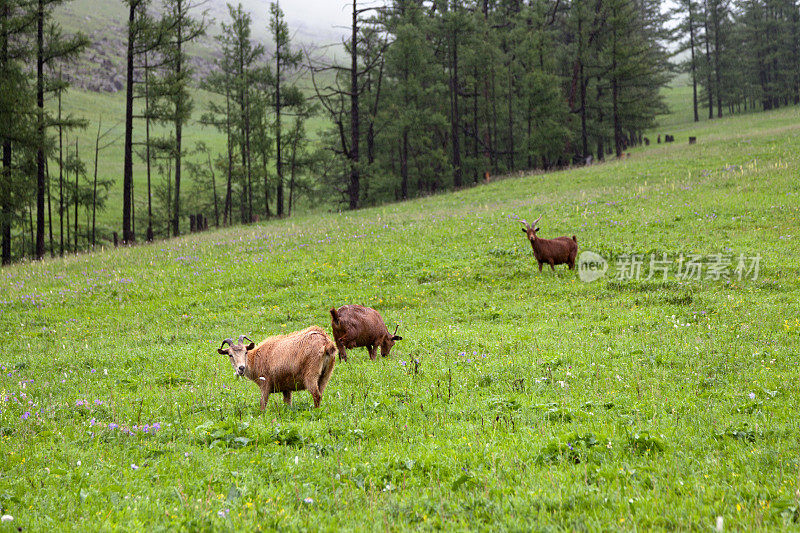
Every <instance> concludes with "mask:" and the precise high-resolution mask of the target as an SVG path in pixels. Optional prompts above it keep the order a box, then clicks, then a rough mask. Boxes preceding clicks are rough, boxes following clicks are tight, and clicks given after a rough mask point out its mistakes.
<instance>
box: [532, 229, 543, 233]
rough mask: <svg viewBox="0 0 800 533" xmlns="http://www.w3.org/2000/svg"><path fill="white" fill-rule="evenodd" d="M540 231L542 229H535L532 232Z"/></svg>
mask: <svg viewBox="0 0 800 533" xmlns="http://www.w3.org/2000/svg"><path fill="white" fill-rule="evenodd" d="M540 229H542V228H536V229H535V230H533V231H534V232H537V231H539V230H540Z"/></svg>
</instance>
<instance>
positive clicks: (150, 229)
mask: <svg viewBox="0 0 800 533" xmlns="http://www.w3.org/2000/svg"><path fill="white" fill-rule="evenodd" d="M148 55H149V54H148V53H147V52H145V54H144V153H145V156H144V157H145V165H146V167H147V233H146V237H145V239H146V240H147V241H148V242H150V241H152V240H153V189H152V181H151V180H152V168H151V162H150V65H148V61H149V59H148ZM92 226H94V224H92ZM92 234H93V235H94V229H92ZM92 241H93V242H92V244H94V236H92Z"/></svg>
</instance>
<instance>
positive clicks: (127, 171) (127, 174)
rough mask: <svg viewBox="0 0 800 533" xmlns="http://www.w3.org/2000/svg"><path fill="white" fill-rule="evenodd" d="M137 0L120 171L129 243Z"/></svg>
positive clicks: (132, 22) (124, 231) (130, 40)
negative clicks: (121, 168)
mask: <svg viewBox="0 0 800 533" xmlns="http://www.w3.org/2000/svg"><path fill="white" fill-rule="evenodd" d="M138 5H139V2H138V1H133V0H132V1H131V3H130V9H129V12H128V51H127V67H126V68H127V80H126V83H125V91H126V93H125V148H124V151H125V155H124V159H123V171H122V182H123V183H122V242H123V244H130V243H132V242H134V241H135V240H136V235H135V234H134V232H133V231H132V230H131V204H132V202H133V48H134V39H135V37H136V35H135V17H136V8H137V7H138Z"/></svg>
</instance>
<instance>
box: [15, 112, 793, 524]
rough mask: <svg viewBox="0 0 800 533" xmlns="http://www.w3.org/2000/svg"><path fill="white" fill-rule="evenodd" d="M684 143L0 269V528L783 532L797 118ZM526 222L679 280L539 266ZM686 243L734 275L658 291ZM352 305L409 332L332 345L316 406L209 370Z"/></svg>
mask: <svg viewBox="0 0 800 533" xmlns="http://www.w3.org/2000/svg"><path fill="white" fill-rule="evenodd" d="M673 133H675V134H676V136H677V140H678V142H677V143H675V144H671V145H664V144H661V145H651V146H650V147H649V148H643V149H639V150H634V151H632V155H631V157H630V158H628V159H624V160H622V161H614V162H609V163H606V164H601V165H596V166H592V167H588V168H580V169H575V170H570V171H564V172H556V173H551V174H546V175H536V176H530V177H525V178H520V179H509V180H506V181H500V182H496V183H492V184H489V185H485V186H480V187H477V188H474V189H471V190H467V191H462V192H459V193H455V194H448V195H442V196H436V197H432V198H427V199H421V200H417V201H413V202H407V203H403V204H396V205H389V206H385V207H381V208H376V209H367V210H363V211H358V212H355V213H346V214H339V215H329V216H314V217H311V216H308V217H298V218H293V219H291V220H284V221H275V222H270V223H266V224H261V225H255V226H251V227H246V228H234V229H229V230H223V231H216V232H209V233H206V234H202V235H197V236H190V237H184V238H180V239H177V240H174V241H169V242H159V243H156V244H153V245H148V246H139V247H135V248H129V249H119V250H107V251H98V252H97V253H93V254H90V255H83V256H78V257H72V258H68V259H65V260H56V261H44V262H42V263H37V264H27V265H17V266H12V267H10V268H6V269H3V270H2V272H0V305H1V306H2V307H1V308H0V309H2V311H0V342H1V343H2V344H3V346H5V347H6V349H5V350H4V355H3V356H1V357H0V363H2V367H0V370H2V376H1V377H0V452H2V453H0V457H1V458H2V459H1V460H2V462H3V467H2V469H1V470H0V506H2V513H3V514H10V515H12V516H13V517H14V521H13V522H12V523H4V524H3V525H2V526H0V527H8V526H9V525H13V526H14V527H17V526H21V527H23V528H24V529H26V530H34V531H35V530H40V531H41V530H51V529H54V528H57V529H74V530H81V531H82V530H110V529H122V530H143V529H147V530H154V531H155V530H186V531H196V530H256V529H267V530H270V529H278V528H280V529H287V528H288V529H311V530H318V529H324V530H339V529H346V530H364V529H367V530H401V529H410V528H420V527H421V528H424V529H437V528H447V529H449V530H452V529H464V530H466V529H470V530H473V529H492V530H501V529H521V530H530V529H537V530H560V529H568V530H585V529H588V530H600V529H605V530H617V529H623V530H634V529H700V530H702V529H705V530H708V529H711V528H713V527H715V525H716V524H717V523H718V520H722V522H723V524H724V526H725V527H726V528H730V529H740V530H758V529H779V528H780V529H783V528H793V529H797V528H798V520H799V519H800V502H799V501H798V500H799V499H800V485H799V481H798V479H800V475H799V472H800V459H798V456H797V447H798V444H799V443H800V430H799V429H798V418H797V412H798V408H800V395H798V394H797V384H798V379H799V378H800V375H798V364H797V353H798V349H800V321H798V311H799V310H800V304H799V303H798V298H799V297H800V257H799V256H798V254H797V238H798V229H797V228H798V214H799V213H798V212H799V211H800V208H799V207H798V206H800V202H798V193H800V185H798V181H797V175H798V171H799V170H800V169H799V168H798V165H799V164H800V157H799V156H798V153H800V110H798V109H796V108H795V109H788V110H782V111H778V112H772V113H764V114H758V115H750V116H747V117H743V118H733V119H724V120H721V121H714V122H710V123H707V122H704V123H701V124H700V125H697V126H695V125H688V126H683V127H681V129H680V131H678V130H677V129H676V130H675V131H674V132H673ZM690 134H691V135H697V136H698V137H699V143H698V144H697V145H695V146H687V145H686V136H687V135H690ZM539 214H543V215H544V217H543V219H542V221H541V224H540V226H541V228H542V235H544V236H555V235H562V234H570V235H571V234H573V233H574V234H576V235H577V236H578V243H579V245H580V247H581V249H582V250H591V251H595V252H598V253H600V254H602V255H603V256H605V257H606V258H613V257H615V256H620V255H621V254H629V253H640V254H643V256H644V257H645V266H644V269H643V273H644V274H646V273H647V269H648V266H649V262H648V261H649V258H650V257H651V255H655V257H656V258H658V259H662V257H663V256H665V255H666V257H667V258H669V259H670V260H672V261H673V263H671V264H670V268H671V270H670V275H669V279H667V280H662V279H661V275H660V274H659V275H656V276H655V277H654V278H653V279H650V280H645V279H641V280H635V279H634V280H629V279H622V280H614V279H613V277H614V275H615V273H616V272H615V269H614V268H611V269H610V270H609V271H608V273H607V276H606V277H605V278H603V279H601V280H599V281H595V282H593V283H584V282H581V281H580V280H579V278H578V276H577V274H576V273H575V272H570V271H567V270H565V269H564V267H559V270H558V272H557V273H555V274H553V273H551V272H549V271H545V272H543V273H541V274H540V273H538V271H535V269H534V262H533V258H532V253H531V250H530V246H529V245H528V243H527V242H526V241H525V240H524V236H523V235H522V233H521V232H520V231H519V230H520V225H519V222H518V221H517V219H518V218H527V219H529V220H530V219H531V218H532V217H535V216H538V215H539ZM681 254H684V255H685V256H689V255H691V254H698V255H701V256H702V257H703V260H704V261H707V260H709V259H710V258H711V257H712V256H713V254H722V256H724V257H730V258H733V259H732V260H733V265H732V266H731V268H730V271H728V272H726V273H728V274H729V277H728V279H724V278H723V279H718V280H715V279H707V278H706V276H705V275H704V276H703V277H702V278H701V279H698V280H681V279H677V276H676V275H675V270H676V269H677V268H678V263H677V262H676V261H677V260H678V258H679V257H680V256H681ZM740 254H742V255H744V256H746V257H752V256H756V255H757V254H760V256H761V261H760V263H759V267H760V269H759V272H758V276H757V279H753V278H754V277H756V276H755V275H754V273H753V272H750V273H748V274H747V275H745V276H743V279H741V280H740V279H739V276H737V275H736V274H735V272H734V267H735V266H736V263H737V261H736V258H737V257H738V256H739V255H740ZM621 262H622V259H618V261H617V262H616V263H614V262H613V261H612V265H614V264H616V265H619V264H621ZM705 267H706V269H707V270H705V272H706V273H707V272H709V270H708V269H710V268H711V267H710V265H709V264H705ZM645 277H647V276H646V275H645V276H643V278H645ZM712 277H713V276H712ZM623 278H624V276H623ZM348 302H352V303H363V304H366V305H371V306H373V307H375V308H377V309H379V310H380V311H381V313H382V314H383V316H384V318H385V319H386V321H387V322H389V323H391V324H394V323H399V324H400V334H402V335H403V337H404V340H403V341H401V342H399V343H398V344H397V346H396V347H395V349H394V351H393V352H392V354H391V356H390V357H389V358H387V359H379V360H377V361H374V362H373V361H370V360H369V359H368V358H367V356H366V353H365V350H363V349H361V350H351V351H350V362H348V363H344V364H337V366H336V368H335V370H334V373H333V377H332V380H331V382H330V385H329V386H328V389H327V390H326V391H325V394H324V396H323V400H322V407H321V408H320V409H318V410H314V409H312V408H311V400H310V398H309V395H308V394H307V393H305V392H300V393H297V394H296V395H295V402H294V405H293V406H291V407H286V406H284V405H283V404H282V403H281V402H280V399H279V398H278V397H276V396H273V397H272V401H271V403H270V405H269V406H268V408H267V410H266V412H264V413H261V412H260V411H259V409H258V394H257V389H256V387H255V386H254V385H253V384H252V383H249V382H244V381H240V380H236V379H234V376H233V372H232V369H231V368H230V365H229V363H228V361H227V360H226V358H225V357H224V356H220V355H218V354H217V353H216V351H215V350H216V348H217V347H218V346H219V343H220V341H221V340H222V339H223V338H225V337H230V336H237V335H239V334H241V333H246V334H248V335H249V336H250V337H251V338H253V339H255V340H258V339H260V338H263V337H265V336H267V335H270V334H274V333H279V332H285V331H291V330H294V329H299V328H302V327H305V326H307V325H310V324H319V325H321V326H323V327H325V328H326V329H329V327H330V326H329V322H328V320H329V315H328V308H329V307H331V306H333V305H341V304H344V303H348ZM718 517H721V519H718Z"/></svg>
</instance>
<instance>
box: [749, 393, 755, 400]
mask: <svg viewBox="0 0 800 533" xmlns="http://www.w3.org/2000/svg"><path fill="white" fill-rule="evenodd" d="M748 396H749V397H750V399H751V400H755V399H756V393H755V392H751V393H750V394H748Z"/></svg>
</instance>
